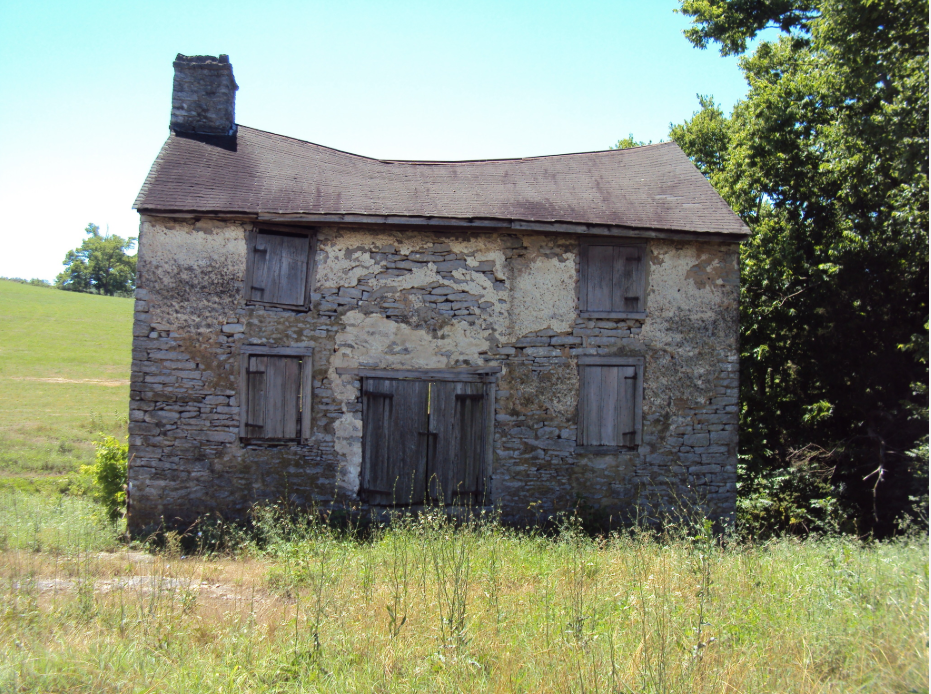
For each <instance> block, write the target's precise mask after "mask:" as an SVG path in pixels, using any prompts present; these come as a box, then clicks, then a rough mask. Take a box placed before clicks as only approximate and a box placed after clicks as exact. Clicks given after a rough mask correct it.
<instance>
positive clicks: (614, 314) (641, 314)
mask: <svg viewBox="0 0 931 694" xmlns="http://www.w3.org/2000/svg"><path fill="white" fill-rule="evenodd" d="M580 315H582V316H589V317H591V318H634V319H645V318H647V316H649V312H647V311H598V312H595V311H580Z"/></svg>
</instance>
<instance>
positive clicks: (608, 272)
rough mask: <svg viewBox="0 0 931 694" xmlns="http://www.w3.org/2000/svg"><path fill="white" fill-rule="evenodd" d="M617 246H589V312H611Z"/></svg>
mask: <svg viewBox="0 0 931 694" xmlns="http://www.w3.org/2000/svg"><path fill="white" fill-rule="evenodd" d="M614 251H615V246H588V280H587V281H588V305H587V308H586V310H587V311H611V310H612V306H611V304H612V301H613V293H614Z"/></svg>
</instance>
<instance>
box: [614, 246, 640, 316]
mask: <svg viewBox="0 0 931 694" xmlns="http://www.w3.org/2000/svg"><path fill="white" fill-rule="evenodd" d="M618 250H619V255H620V256H621V257H620V258H618V263H619V265H620V266H621V267H622V268H623V279H622V280H621V282H620V286H619V287H618V289H619V291H620V294H621V296H620V297H619V298H618V300H616V302H615V305H614V308H615V310H618V311H640V310H642V308H643V295H644V291H645V287H644V286H643V249H642V248H641V247H639V246H619V247H618Z"/></svg>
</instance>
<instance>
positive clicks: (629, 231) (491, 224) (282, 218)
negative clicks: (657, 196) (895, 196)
mask: <svg viewBox="0 0 931 694" xmlns="http://www.w3.org/2000/svg"><path fill="white" fill-rule="evenodd" d="M139 212H141V213H151V214H158V213H157V212H156V211H153V210H142V209H140V210H139ZM164 216H178V217H195V216H198V215H197V214H196V213H166V214H165V215H164ZM201 216H202V213H201ZM230 218H231V219H240V218H242V216H241V215H230ZM250 218H251V217H250ZM254 218H255V219H258V220H259V221H260V223H261V222H265V221H269V222H281V223H288V222H291V223H305V224H328V225H329V224H335V225H345V226H370V225H377V226H390V227H411V226H417V227H421V226H434V227H461V228H467V229H471V230H474V231H484V230H487V231H490V232H495V231H501V230H510V229H514V230H519V231H542V232H550V233H565V234H578V235H580V236H608V237H612V236H613V237H618V238H628V239H671V240H697V239H701V240H707V241H729V242H731V243H740V242H741V241H743V240H745V239H746V238H747V235H748V233H736V232H735V233H733V234H730V233H727V234H722V233H713V232H707V231H679V230H674V229H647V228H642V227H626V226H620V225H616V226H615V225H599V224H573V223H568V222H527V221H521V220H508V219H487V218H479V217H469V218H451V217H416V216H408V215H365V214H306V213H259V214H258V215H257V216H256V217H254Z"/></svg>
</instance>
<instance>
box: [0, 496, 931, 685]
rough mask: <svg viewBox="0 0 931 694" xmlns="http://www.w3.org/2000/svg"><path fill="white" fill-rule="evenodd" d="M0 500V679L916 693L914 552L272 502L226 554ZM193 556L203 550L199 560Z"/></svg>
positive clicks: (76, 505)
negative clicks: (342, 528) (506, 524)
mask: <svg viewBox="0 0 931 694" xmlns="http://www.w3.org/2000/svg"><path fill="white" fill-rule="evenodd" d="M7 494H8V496H7V497H6V499H5V501H0V529H2V530H0V543H2V546H3V547H4V549H3V550H0V605H2V608H0V609H2V618H0V652H2V653H4V657H3V658H0V691H11V692H12V691H16V692H40V691H41V692H155V691H157V692H179V693H181V692H184V693H189V692H210V693H213V692H236V693H237V694H245V693H247V692H580V693H581V692H626V693H636V694H646V693H648V692H649V693H651V694H660V693H672V692H677V693H678V692H682V693H692V692H720V693H722V694H724V693H730V692H746V693H748V694H751V693H752V694H756V693H759V692H883V693H885V692H901V693H903V694H904V693H909V692H926V691H928V543H927V539H926V538H917V539H911V540H901V541H897V542H887V543H881V544H872V545H868V544H861V543H858V542H855V541H852V540H849V539H842V538H833V539H824V540H809V541H805V542H801V541H797V540H791V539H786V540H781V541H776V542H771V543H768V544H765V545H755V546H754V545H743V544H725V545H722V544H720V543H716V542H715V541H713V539H712V538H708V537H705V536H704V535H703V534H702V533H701V532H699V533H698V534H697V535H692V536H689V534H688V533H684V532H683V533H675V534H672V535H667V536H662V537H657V536H651V535H650V534H649V533H644V532H640V533H637V532H634V533H632V534H625V535H614V536H609V537H605V538H594V539H593V538H589V537H587V536H585V535H583V534H581V533H579V532H577V531H576V530H575V529H574V528H573V526H572V524H567V525H566V526H565V527H564V528H563V530H562V532H560V533H559V534H558V536H556V537H544V536H541V535H540V534H537V533H532V532H523V533H520V532H516V531H513V530H508V529H506V528H503V527H501V526H499V525H498V524H496V523H494V522H493V521H491V522H489V521H486V522H481V523H476V524H473V525H467V526H465V527H453V526H452V525H450V524H448V523H447V522H446V521H445V518H444V517H443V516H441V515H439V514H436V515H432V516H431V515H427V516H423V517H421V518H420V519H410V520H407V521H400V522H397V523H395V524H394V525H393V526H392V527H390V528H385V527H382V528H378V529H376V531H375V532H374V534H371V535H369V536H368V537H367V538H366V539H365V540H360V539H357V538H352V537H349V536H348V535H347V534H346V533H345V532H335V531H332V530H330V529H329V528H327V527H325V526H324V525H322V524H319V523H316V522H314V521H313V520H310V519H308V518H306V517H305V518H304V519H303V520H301V519H297V520H295V519H294V518H293V517H288V516H285V515H283V514H281V513H277V512H275V511H274V510H266V511H264V512H261V513H259V514H258V516H257V521H258V523H257V528H258V532H257V533H256V534H253V535H250V536H249V537H245V536H240V537H239V538H238V539H237V538H236V537H234V536H231V535H230V534H227V545H226V546H227V547H228V548H232V552H231V553H212V552H210V551H209V550H210V547H211V543H212V539H214V538H216V537H217V533H216V528H212V529H211V528H207V527H204V528H203V529H202V530H201V531H200V532H201V535H200V536H199V537H198V536H197V534H196V531H195V533H194V537H195V538H197V539H198V541H199V542H200V543H201V551H200V552H195V553H194V554H190V555H186V554H184V552H185V551H190V550H183V549H182V545H181V544H180V543H179V542H178V541H177V538H173V537H169V538H168V541H167V543H166V544H165V546H164V547H163V549H161V550H158V551H156V552H154V553H146V552H141V551H138V550H132V549H126V548H117V545H116V543H115V542H114V540H113V537H114V528H113V527H112V526H107V525H106V524H104V523H102V522H101V521H99V520H96V519H95V514H96V513H97V510H96V509H95V508H94V507H93V506H92V505H90V504H89V503H88V502H87V501H85V500H84V499H81V498H74V497H72V498H69V497H63V498H62V500H61V502H59V503H55V504H49V503H48V502H47V501H46V503H39V501H38V500H39V499H41V497H39V496H36V495H25V494H19V493H10V492H7ZM205 550H206V551H205Z"/></svg>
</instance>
